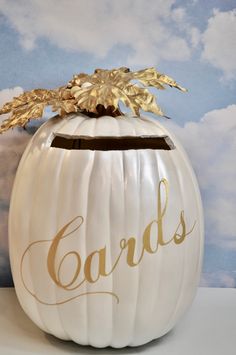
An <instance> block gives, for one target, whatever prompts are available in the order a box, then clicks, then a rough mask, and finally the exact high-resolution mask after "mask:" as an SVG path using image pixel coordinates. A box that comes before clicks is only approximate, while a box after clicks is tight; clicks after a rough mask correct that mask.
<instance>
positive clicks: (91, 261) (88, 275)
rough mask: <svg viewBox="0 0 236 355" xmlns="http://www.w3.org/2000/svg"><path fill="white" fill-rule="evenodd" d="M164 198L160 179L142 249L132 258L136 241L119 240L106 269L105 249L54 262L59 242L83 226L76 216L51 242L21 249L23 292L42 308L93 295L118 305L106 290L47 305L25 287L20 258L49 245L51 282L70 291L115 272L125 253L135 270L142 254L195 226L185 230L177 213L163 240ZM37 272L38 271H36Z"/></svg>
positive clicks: (175, 239)
mask: <svg viewBox="0 0 236 355" xmlns="http://www.w3.org/2000/svg"><path fill="white" fill-rule="evenodd" d="M168 197H169V188H168V181H167V180H166V179H162V180H161V181H160V182H159V184H158V189H157V218H156V219H155V220H153V221H151V222H150V223H149V224H148V225H147V226H146V228H145V230H144V232H143V236H142V248H141V252H140V255H139V256H138V257H136V259H135V254H137V253H136V243H137V240H136V238H135V237H130V238H128V239H121V241H120V250H119V253H118V255H117V256H116V258H115V261H114V263H113V265H110V268H108V266H107V256H106V246H104V247H103V248H101V249H99V250H94V251H93V252H92V253H90V254H89V255H88V256H87V257H86V258H85V260H84V261H82V259H81V256H80V253H79V251H78V250H72V251H70V252H67V253H65V254H64V255H63V256H62V257H61V260H60V261H59V263H58V261H57V262H56V260H58V251H59V248H60V246H61V243H62V241H63V240H64V239H65V238H67V237H69V236H70V235H72V234H73V233H75V232H76V231H78V230H79V229H80V228H81V226H82V224H83V221H84V219H83V217H82V216H76V217H75V218H73V219H72V220H71V221H70V222H69V223H67V224H66V225H65V226H64V227H62V228H61V229H60V230H59V232H58V233H57V234H56V235H55V237H54V238H53V239H52V240H42V241H36V242H33V243H31V244H30V245H29V246H28V247H27V249H26V250H25V252H24V254H23V256H22V259H21V279H22V282H23V284H24V287H25V288H26V290H27V291H28V292H29V293H30V294H31V295H32V296H33V297H35V298H36V299H37V300H38V301H39V302H40V303H43V304H45V305H58V304H63V303H66V302H69V301H71V300H73V299H75V298H78V297H81V296H85V295H97V294H107V295H111V296H113V297H115V299H116V301H117V302H119V297H118V295H116V294H115V293H113V292H110V291H93V292H84V293H78V294H76V295H75V296H73V297H72V296H71V297H67V298H66V299H64V300H62V301H60V302H56V303H50V302H46V301H44V300H42V299H41V298H39V297H38V295H36V294H34V293H33V292H32V291H31V290H30V289H29V287H28V286H27V285H26V282H25V278H24V274H23V264H24V259H25V257H26V255H27V253H29V252H30V250H31V248H33V247H36V246H39V245H40V244H42V243H50V245H49V251H48V254H47V270H48V273H49V276H50V279H51V281H52V282H54V283H55V284H56V285H57V286H58V287H60V288H61V289H64V290H65V291H73V290H77V289H79V288H80V287H81V286H82V284H84V283H85V282H87V283H90V284H95V283H96V282H97V281H98V280H99V279H100V278H101V277H109V276H110V275H111V274H112V273H113V271H114V270H115V269H116V267H117V265H118V263H119V261H120V259H121V256H122V255H123V254H126V257H125V260H126V263H127V265H128V266H129V267H135V266H137V265H138V264H140V263H141V262H142V259H143V256H144V254H145V253H148V254H155V253H157V251H158V248H159V247H163V246H166V245H168V244H170V243H174V244H177V245H178V244H181V243H182V242H183V241H184V240H185V238H186V236H187V235H189V234H190V233H191V232H192V231H193V229H194V226H195V222H194V224H193V226H192V227H191V229H190V230H189V231H187V229H186V223H185V219H184V211H180V214H179V223H178V225H177V227H176V229H175V231H174V232H173V235H172V236H171V237H170V238H168V239H166V238H165V237H164V234H163V219H164V217H165V214H166V210H167V206H168ZM162 201H164V202H162ZM72 225H75V226H76V227H75V228H74V229H73V230H72V231H70V232H68V229H69V227H71V226H72ZM154 226H155V227H156V231H157V233H156V234H157V235H156V240H155V245H152V244H153V243H152V241H151V235H152V233H151V232H152V229H153V227H154ZM70 258H74V264H75V265H76V266H75V267H74V268H73V270H72V269H71V268H69V269H68V268H67V272H68V270H69V271H70V272H71V274H70V275H67V278H69V281H68V280H67V282H65V281H63V277H62V276H63V265H64V264H65V263H66V262H67V261H68V259H70ZM39 272H40V270H39Z"/></svg>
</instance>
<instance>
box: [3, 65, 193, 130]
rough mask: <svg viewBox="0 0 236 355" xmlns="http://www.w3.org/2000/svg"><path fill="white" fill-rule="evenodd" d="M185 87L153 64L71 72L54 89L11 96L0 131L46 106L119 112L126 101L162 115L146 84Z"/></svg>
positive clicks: (33, 116)
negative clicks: (140, 68)
mask: <svg viewBox="0 0 236 355" xmlns="http://www.w3.org/2000/svg"><path fill="white" fill-rule="evenodd" d="M166 85H168V86H170V87H175V88H177V89H179V90H181V91H184V92H185V91H187V90H186V89H184V88H183V87H181V86H180V85H178V84H177V83H176V81H174V80H173V79H172V78H170V77H169V76H167V75H164V74H161V73H159V72H158V71H157V70H156V69H155V68H148V69H144V70H139V71H136V72H131V71H130V69H129V68H126V67H121V68H118V69H112V70H106V69H96V70H95V71H94V73H93V74H91V75H89V74H85V73H80V74H78V75H74V77H73V78H72V80H71V81H69V82H68V84H67V85H66V86H62V87H59V88H57V89H54V90H46V89H36V90H32V91H26V92H25V93H23V94H22V95H20V96H18V97H15V98H13V100H12V101H11V102H8V103H6V104H5V105H3V107H2V108H1V109H0V115H2V114H6V113H11V115H10V117H9V118H7V119H6V120H4V121H3V122H2V125H1V126H0V133H2V132H4V131H7V130H8V129H9V128H12V127H15V126H17V125H18V126H22V127H24V126H25V125H26V124H27V123H28V122H29V120H31V119H38V118H41V117H42V116H43V112H44V109H45V107H46V106H51V108H52V111H54V112H58V114H59V115H60V116H64V115H66V114H69V113H71V112H81V113H84V114H87V115H88V116H95V117H99V116H102V115H110V116H118V115H122V112H121V111H120V108H119V103H120V102H122V103H123V104H124V105H126V106H127V107H128V108H129V109H130V110H131V111H132V112H133V113H134V114H135V115H137V116H139V115H140V113H139V111H140V109H141V110H143V111H148V112H152V113H155V114H157V115H160V116H163V115H164V113H163V112H162V110H161V108H160V107H159V106H158V105H157V103H156V98H155V96H154V95H153V94H151V93H150V92H149V91H148V89H147V87H155V88H156V89H160V90H163V89H165V86H166Z"/></svg>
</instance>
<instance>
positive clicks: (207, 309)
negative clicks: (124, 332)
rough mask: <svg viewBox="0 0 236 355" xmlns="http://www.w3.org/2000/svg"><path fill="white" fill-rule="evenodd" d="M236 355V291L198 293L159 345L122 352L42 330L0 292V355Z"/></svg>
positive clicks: (11, 294) (7, 294)
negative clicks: (75, 340) (74, 341)
mask: <svg viewBox="0 0 236 355" xmlns="http://www.w3.org/2000/svg"><path fill="white" fill-rule="evenodd" d="M75 353H77V354H86V355H87V354H104V355H106V354H113V355H114V354H115V353H116V354H149V355H154V354H155V355H158V354H161V355H167V354H168V355H178V354H181V355H235V354H236V289H219V288H199V290H198V293H197V296H196V298H195V300H194V303H193V305H192V307H191V309H190V310H189V311H188V312H187V314H186V315H185V316H184V318H183V319H182V320H181V321H180V322H179V323H178V325H177V326H176V327H175V328H174V329H173V330H172V331H171V332H170V333H169V334H167V335H166V336H164V337H162V338H160V339H159V340H155V341H152V342H151V343H149V344H147V345H144V346H141V347H137V348H124V349H112V348H106V349H95V348H92V347H86V346H79V345H77V344H75V343H73V342H66V341H62V340H59V339H56V338H55V337H53V336H51V335H47V334H45V333H44V332H42V331H41V330H40V329H38V328H37V327H36V326H35V325H34V324H33V323H32V322H31V321H30V320H29V319H28V317H27V316H26V315H25V314H24V312H23V311H22V309H21V307H20V305H19V303H18V301H17V298H16V295H15V291H14V289H11V288H0V354H1V355H13V354H14V355H15V354H24V355H27V354H40V355H42V354H47V355H51V354H59V355H60V354H75Z"/></svg>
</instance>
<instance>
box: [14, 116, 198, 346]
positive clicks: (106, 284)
mask: <svg viewBox="0 0 236 355" xmlns="http://www.w3.org/2000/svg"><path fill="white" fill-rule="evenodd" d="M55 136H62V137H65V138H77V137H83V138H85V139H86V138H88V137H90V138H91V137H135V136H136V137H142V138H143V137H146V136H147V137H149V138H150V137H155V138H156V139H157V138H158V137H168V138H165V139H166V142H167V143H168V144H170V145H171V144H172V148H173V149H171V150H163V149H129V150H107V151H102V150H89V149H60V148H58V147H51V143H52V141H53V139H54V137H55ZM171 142H172V143H171ZM173 144H174V146H173ZM9 244H10V260H11V267H12V273H13V278H14V284H15V288H16V293H17V296H18V299H19V301H20V303H21V305H22V307H23V309H24V310H25V312H26V313H27V314H28V316H29V317H30V318H31V319H32V320H33V321H34V322H35V323H36V324H37V325H38V326H39V327H40V328H41V329H42V330H44V331H45V332H47V333H50V334H53V335H55V336H56V337H58V338H61V339H66V340H73V341H75V342H77V343H79V344H84V345H85V344H89V345H92V346H95V347H105V346H112V347H116V348H120V347H124V346H127V345H129V346H136V345H141V344H144V343H147V342H149V341H150V340H152V339H154V338H158V337H160V336H162V335H164V334H165V333H167V332H168V331H169V330H170V329H171V328H172V327H173V326H174V325H175V323H176V322H177V320H178V319H179V318H180V316H182V314H183V313H184V312H185V310H186V309H187V307H188V306H189V305H190V303H191V302H192V300H193V297H194V294H195V291H196V287H197V285H198V281H199V273H200V269H201V261H202V251H203V217H202V207H201V200H200V194H199V190H198V186H197V182H196V179H195V176H194V173H193V171H192V168H191V166H190V164H189V162H188V159H187V157H186V155H185V153H184V151H183V148H182V147H181V146H180V144H179V143H178V142H177V141H176V139H175V138H174V137H173V135H172V134H171V133H170V132H168V131H167V130H166V129H165V128H164V127H162V126H161V124H160V123H159V122H158V121H156V120H154V119H151V118H144V117H141V118H138V117H132V116H119V117H108V116H103V117H100V118H98V119H97V118H88V117H87V116H85V115H82V114H81V115H79V114H70V115H68V116H67V117H66V118H64V119H61V118H60V117H58V116H57V117H54V118H52V119H50V120H49V121H47V122H46V123H45V124H44V125H43V126H41V127H40V129H39V130H38V131H37V132H36V134H35V135H34V136H33V137H32V139H31V141H30V143H29V145H28V147H27V149H26V150H25V153H24V155H23V157H22V159H21V162H20V165H19V168H18V171H17V175H16V178H15V183H14V188H13V192H12V198H11V204H10V216H9Z"/></svg>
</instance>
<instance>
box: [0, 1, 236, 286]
mask: <svg viewBox="0 0 236 355" xmlns="http://www.w3.org/2000/svg"><path fill="white" fill-rule="evenodd" d="M119 66H129V67H131V68H132V69H133V70H136V69H141V68H144V67H148V66H155V67H156V68H157V69H158V70H159V71H161V72H164V73H166V74H169V75H170V76H172V77H173V78H175V79H176V80H177V81H178V82H179V83H180V84H181V85H182V86H184V87H187V88H188V89H189V92H188V93H187V94H182V93H180V92H178V91H177V90H171V89H169V90H166V91H165V92H158V102H159V104H160V105H161V107H162V108H163V109H164V110H165V112H166V114H167V115H168V116H170V117H172V120H171V122H170V121H168V122H165V121H164V120H163V119H162V118H160V119H161V120H162V122H163V123H165V124H166V125H168V126H169V127H170V128H171V129H172V130H173V131H174V132H175V133H176V135H177V136H178V137H179V138H180V139H181V141H182V143H183V144H184V146H185V149H186V150H187V152H188V154H189V156H190V159H191V161H192V164H193V167H194V169H195V171H196V174H197V177H198V180H199V184H200V188H201V192H202V197H203V203H204V212H205V229H206V244H205V259H204V268H203V274H202V281H201V284H202V285H207V286H219V287H236V218H235V210H236V183H235V182H236V162H235V160H236V159H235V157H236V1H235V0H234V1H231V0H224V1H219V0H214V1H213V0H208V1H204V0H199V1H198V0H192V1H191V0H189V1H187V0H182V1H177V0H176V1H175V0H148V1H145V0H119V1H109V0H96V1H92V0H86V1H85V0H77V1H76V0H47V1H40V0H28V1H25V0H16V1H15V0H0V104H3V103H4V102H6V101H8V100H10V99H11V98H12V97H13V96H15V95H18V94H20V93H21V92H22V91H23V90H30V89H33V88H36V87H43V88H54V87H57V86H60V85H64V84H65V83H66V82H67V81H69V80H70V78H71V77H72V76H73V74H75V73H78V72H83V71H84V72H87V73H91V72H93V70H94V69H95V68H99V67H101V68H113V67H119ZM48 115H49V113H48ZM29 138H30V134H28V133H27V132H22V131H21V130H17V129H15V130H14V131H12V132H9V133H6V135H5V136H1V137H0V285H8V284H10V283H11V277H10V269H9V263H8V251H7V214H8V208H9V198H10V192H11V187H12V183H13V180H14V174H15V170H16V168H17V164H18V162H19V159H20V156H21V154H22V152H23V150H24V148H25V145H26V144H27V141H28V140H29Z"/></svg>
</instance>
